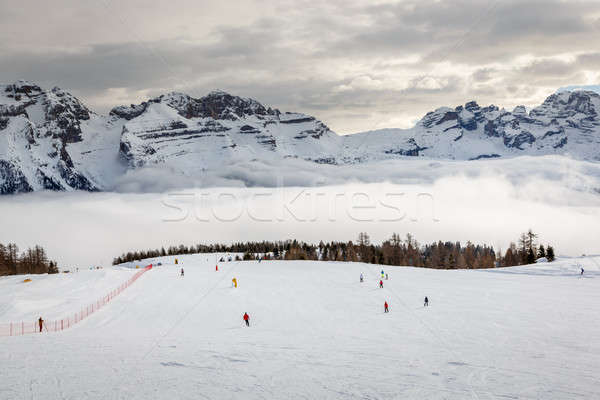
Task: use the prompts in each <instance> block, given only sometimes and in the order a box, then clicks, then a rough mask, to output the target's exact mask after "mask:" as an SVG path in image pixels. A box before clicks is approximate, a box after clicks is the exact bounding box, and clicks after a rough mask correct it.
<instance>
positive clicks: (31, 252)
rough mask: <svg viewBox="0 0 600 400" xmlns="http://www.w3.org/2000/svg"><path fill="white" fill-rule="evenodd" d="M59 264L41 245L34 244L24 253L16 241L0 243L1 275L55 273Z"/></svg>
mask: <svg viewBox="0 0 600 400" xmlns="http://www.w3.org/2000/svg"><path fill="white" fill-rule="evenodd" d="M57 272H58V266H57V264H56V262H55V261H50V260H49V259H48V256H47V255H46V250H44V248H43V247H41V246H34V247H33V248H29V249H27V250H25V251H23V252H22V253H19V248H18V247H17V245H16V244H14V243H9V244H7V245H4V244H2V243H0V276H2V275H21V274H55V273H57Z"/></svg>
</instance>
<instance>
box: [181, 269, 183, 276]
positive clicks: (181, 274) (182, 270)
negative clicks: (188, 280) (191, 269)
mask: <svg viewBox="0 0 600 400" xmlns="http://www.w3.org/2000/svg"><path fill="white" fill-rule="evenodd" d="M181 276H183V268H181Z"/></svg>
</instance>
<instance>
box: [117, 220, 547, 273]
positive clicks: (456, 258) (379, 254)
mask: <svg viewBox="0 0 600 400" xmlns="http://www.w3.org/2000/svg"><path fill="white" fill-rule="evenodd" d="M536 238H537V235H536V234H534V233H533V232H532V231H531V230H529V231H528V232H526V233H523V234H522V235H521V237H520V239H519V242H518V245H517V244H515V243H511V244H510V246H509V248H508V249H507V250H506V252H505V253H504V255H502V254H500V253H501V252H498V253H497V252H496V251H494V249H493V248H492V247H491V246H487V245H479V244H477V245H475V244H473V243H471V242H467V243H466V244H464V245H463V244H461V243H460V242H442V241H439V242H435V243H431V244H426V245H421V244H419V243H418V242H417V241H416V240H415V239H414V238H413V237H412V235H410V234H407V235H406V238H405V239H402V238H401V237H400V235H398V234H396V233H394V234H393V235H392V237H391V238H390V239H389V240H386V241H384V242H383V243H381V244H373V243H371V240H370V237H369V235H368V234H367V233H365V232H361V233H360V234H359V235H358V239H357V241H356V242H352V241H348V242H323V241H321V242H320V243H319V244H311V243H306V242H302V241H298V240H285V241H261V242H237V243H233V244H230V245H225V244H197V245H192V246H185V245H179V246H170V247H168V248H166V249H165V248H164V247H163V248H161V249H156V250H145V251H134V252H128V253H125V254H123V255H121V256H119V257H116V258H115V259H114V260H113V265H117V264H121V263H125V262H131V261H138V260H142V259H146V258H155V257H161V256H173V255H178V254H198V253H243V254H244V257H243V259H244V260H251V259H255V258H258V257H263V258H267V259H269V258H270V259H278V260H321V261H360V262H366V263H372V264H383V265H405V266H413V267H426V268H437V269H475V268H494V267H508V266H514V265H522V264H531V263H533V262H535V260H536V259H538V258H540V257H545V258H547V259H548V261H553V260H554V248H553V247H552V246H546V247H544V246H543V245H539V246H538V245H537V243H536Z"/></svg>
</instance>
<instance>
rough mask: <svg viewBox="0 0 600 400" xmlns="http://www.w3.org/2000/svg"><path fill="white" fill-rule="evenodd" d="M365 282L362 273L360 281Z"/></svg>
mask: <svg viewBox="0 0 600 400" xmlns="http://www.w3.org/2000/svg"><path fill="white" fill-rule="evenodd" d="M363 280H364V277H363V274H362V272H361V273H360V281H361V282H362V281H363Z"/></svg>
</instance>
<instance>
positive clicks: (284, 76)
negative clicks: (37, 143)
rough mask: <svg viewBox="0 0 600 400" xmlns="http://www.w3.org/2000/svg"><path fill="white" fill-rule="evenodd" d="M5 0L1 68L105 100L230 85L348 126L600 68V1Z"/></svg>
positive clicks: (397, 121) (533, 89)
mask: <svg viewBox="0 0 600 400" xmlns="http://www.w3.org/2000/svg"><path fill="white" fill-rule="evenodd" d="M0 11H1V12H0V21H1V22H2V28H1V29H0V43H1V44H0V71H2V74H1V75H0V76H1V79H0V81H3V82H10V81H13V80H16V79H19V78H25V79H29V80H33V81H37V82H39V83H41V84H43V85H45V86H54V85H58V86H61V87H64V88H65V89H67V90H70V91H72V92H73V93H74V94H75V95H77V96H79V97H81V98H82V100H84V101H85V102H87V103H88V104H89V105H90V106H91V107H92V108H94V109H97V110H98V111H100V112H107V111H108V109H109V108H110V106H113V105H116V104H117V103H129V102H139V101H142V100H145V98H146V97H148V96H153V95H158V94H160V93H162V92H165V91H170V90H180V91H185V92H188V93H189V94H191V95H193V96H201V95H203V94H205V93H206V92H207V91H209V90H212V89H216V88H221V89H224V90H228V91H231V92H233V93H234V94H239V95H242V96H248V97H254V98H257V99H258V100H259V101H262V102H264V103H266V104H268V105H272V106H275V107H278V108H281V109H283V110H291V111H301V112H307V113H311V114H314V115H316V116H317V117H319V118H321V119H323V120H324V121H325V122H326V123H327V124H328V125H330V126H331V127H332V128H333V129H334V130H336V131H338V132H341V133H346V132H353V131H359V130H367V129H373V128H382V127H395V126H403V127H404V126H408V125H410V123H411V122H412V121H414V120H415V119H416V118H418V117H420V116H422V115H423V114H425V113H426V112H427V111H429V110H431V109H432V108H435V107H438V106H442V105H450V106H452V105H456V104H460V103H464V102H466V101H468V100H471V99H473V98H477V100H478V101H479V102H480V103H482V104H485V103H491V102H493V103H495V104H498V105H501V106H507V107H512V106H514V105H516V104H517V103H525V104H527V105H536V104H537V103H538V102H540V101H542V100H543V97H544V96H547V95H549V94H550V93H552V92H553V91H554V90H555V89H556V88H557V87H559V86H566V85H570V84H592V83H598V82H593V81H590V79H600V76H599V75H598V72H597V71H598V66H600V53H595V52H594V51H595V50H596V49H595V46H596V45H595V44H596V43H597V42H599V41H600V23H599V21H600V4H599V3H598V2H596V1H569V2H566V1H559V0H548V1H540V0H524V1H512V0H511V1H491V2H481V1H468V0H461V1H452V2H451V1H416V0H414V1H413V0H408V1H404V2H401V3H396V2H389V3H388V2H380V3H378V4H376V5H373V4H372V2H369V1H358V0H355V1H341V0H337V1H331V2H327V3H326V4H317V3H314V2H310V1H291V0H290V1H284V2H270V1H262V2H258V1H248V2H243V3H240V4H238V5H237V6H236V7H232V6H231V4H212V3H211V4H200V3H197V2H191V1H184V0H175V1H173V2H170V3H169V7H166V6H165V5H162V4H158V3H157V4H152V5H150V4H147V3H146V2H141V1H134V2H128V3H124V4H117V3H114V2H112V1H108V0H107V1H104V2H98V3H91V2H90V3H87V2H76V1H67V0H65V1H62V2H58V3H57V4H55V3H53V4H52V5H47V4H42V5H40V4H35V5H34V4H29V3H27V4H25V5H23V7H20V8H15V7H8V4H1V3H0ZM98 20H101V21H102V24H98Z"/></svg>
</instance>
